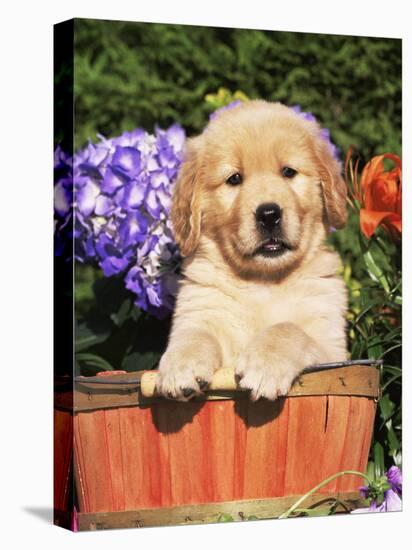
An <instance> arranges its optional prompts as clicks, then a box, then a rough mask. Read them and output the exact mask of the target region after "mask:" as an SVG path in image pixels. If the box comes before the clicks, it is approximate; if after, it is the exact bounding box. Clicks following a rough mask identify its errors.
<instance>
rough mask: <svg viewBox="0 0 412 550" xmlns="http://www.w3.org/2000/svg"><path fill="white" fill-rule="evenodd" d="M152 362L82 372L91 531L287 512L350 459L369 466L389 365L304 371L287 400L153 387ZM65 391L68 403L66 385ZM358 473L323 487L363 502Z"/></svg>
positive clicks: (85, 523)
mask: <svg viewBox="0 0 412 550" xmlns="http://www.w3.org/2000/svg"><path fill="white" fill-rule="evenodd" d="M140 378H141V373H128V374H127V373H125V374H113V375H111V376H110V377H104V380H103V379H102V378H101V377H100V378H99V377H93V378H82V379H78V382H77V384H76V389H75V393H74V417H73V434H74V474H75V482H76V488H77V495H78V503H79V508H80V513H79V516H78V517H79V528H80V529H81V530H89V529H105V528H113V527H135V526H146V525H170V524H182V523H201V522H211V521H217V520H218V518H219V516H220V514H222V513H229V514H231V515H232V516H233V518H234V519H235V520H241V519H244V518H245V517H248V516H250V515H253V516H256V517H258V518H263V517H265V518H267V517H276V516H278V515H280V514H281V513H282V512H284V511H285V510H286V509H287V508H288V507H289V506H290V505H291V504H292V503H293V502H295V500H296V499H297V498H299V496H300V495H302V494H304V493H306V492H307V491H308V490H310V489H311V488H312V487H314V486H315V485H317V484H318V483H320V482H321V481H322V480H323V479H325V478H327V477H328V476H330V475H332V474H335V473H337V472H339V471H341V470H346V469H351V470H359V471H361V472H364V471H365V470H366V466H367V460H368V453H369V448H370V443H371V437H372V431H373V424H374V417H375V410H376V402H377V399H378V397H379V371H378V370H377V369H376V367H375V366H371V365H359V364H357V365H352V366H345V367H343V368H339V369H337V368H331V369H326V370H321V371H319V372H310V373H306V374H303V375H302V376H300V378H299V379H298V380H297V381H296V382H295V384H294V385H293V387H292V389H291V391H290V392H289V394H288V395H287V396H286V397H284V398H280V399H278V400H277V401H276V402H269V401H266V400H261V401H258V402H256V403H253V402H251V401H250V400H249V398H248V394H247V393H245V392H240V391H228V390H226V391H222V390H219V389H213V390H211V391H209V392H207V394H206V396H205V398H203V399H201V400H196V401H191V402H188V403H181V402H174V401H168V400H165V399H163V398H156V397H152V398H145V397H144V396H143V395H142V391H141V388H140ZM57 401H58V405H59V408H61V409H64V401H65V397H64V395H62V396H61V398H60V401H59V400H57ZM360 485H362V482H361V480H360V478H359V477H358V476H354V475H348V476H344V477H341V478H339V479H337V480H335V481H333V482H331V483H329V484H328V485H327V486H325V487H323V488H322V490H321V491H320V494H317V495H314V496H313V497H312V498H311V499H309V500H308V501H306V502H305V507H308V506H310V505H314V504H317V505H318V504H319V503H321V501H324V503H326V502H327V501H328V500H330V499H331V498H334V497H336V495H338V494H339V498H340V499H341V500H342V501H344V502H346V504H348V505H349V506H358V505H359V502H358V499H359V486H360Z"/></svg>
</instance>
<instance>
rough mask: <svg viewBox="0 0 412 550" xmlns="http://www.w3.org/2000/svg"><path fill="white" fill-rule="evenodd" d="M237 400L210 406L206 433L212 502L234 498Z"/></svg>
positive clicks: (219, 402)
mask: <svg viewBox="0 0 412 550" xmlns="http://www.w3.org/2000/svg"><path fill="white" fill-rule="evenodd" d="M234 407H235V403H234V402H233V401H231V400H227V401H218V402H216V403H214V404H213V408H210V406H209V408H210V414H209V417H210V420H209V430H208V431H207V433H206V434H205V437H206V441H207V446H208V452H209V455H210V472H209V475H210V484H211V488H212V491H213V493H212V495H211V498H212V502H222V501H225V500H233V499H234V498H235V496H234V492H233V488H234V485H235V483H236V479H235V468H234V463H235V452H236V446H237V440H236V415H235V412H234Z"/></svg>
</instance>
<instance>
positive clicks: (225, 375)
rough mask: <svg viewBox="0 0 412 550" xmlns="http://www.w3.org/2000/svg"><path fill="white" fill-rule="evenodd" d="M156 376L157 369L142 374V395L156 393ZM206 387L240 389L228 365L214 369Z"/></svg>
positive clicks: (232, 370)
mask: <svg viewBox="0 0 412 550" xmlns="http://www.w3.org/2000/svg"><path fill="white" fill-rule="evenodd" d="M157 376H158V371H155V370H151V371H146V372H144V373H143V374H142V377H141V379H140V391H141V392H142V395H143V396H144V397H153V396H154V395H156V380H157ZM207 389H208V390H224V391H236V390H241V388H240V387H239V385H238V384H237V382H236V378H235V371H234V369H232V368H229V367H228V368H223V369H219V370H217V371H215V373H214V374H213V377H212V380H211V381H210V384H209V385H208V387H207Z"/></svg>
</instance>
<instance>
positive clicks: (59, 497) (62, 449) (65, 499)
mask: <svg viewBox="0 0 412 550" xmlns="http://www.w3.org/2000/svg"><path fill="white" fill-rule="evenodd" d="M53 429H54V447H53V453H54V470H53V473H54V508H56V509H58V510H61V511H66V510H68V507H69V491H70V487H69V480H70V468H71V464H72V458H73V416H72V415H71V414H70V413H69V412H64V411H58V410H55V411H54V426H53Z"/></svg>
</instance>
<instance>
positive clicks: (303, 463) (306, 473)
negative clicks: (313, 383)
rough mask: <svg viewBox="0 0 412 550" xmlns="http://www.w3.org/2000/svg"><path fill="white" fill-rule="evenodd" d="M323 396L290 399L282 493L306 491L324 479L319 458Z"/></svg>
mask: <svg viewBox="0 0 412 550" xmlns="http://www.w3.org/2000/svg"><path fill="white" fill-rule="evenodd" d="M326 399H327V398H326V397H325V396H324V397H302V398H300V399H291V400H290V403H289V424H288V441H287V462H286V475H285V494H286V495H290V494H298V493H305V492H306V491H308V490H310V489H311V488H312V487H314V486H315V485H317V484H318V483H319V482H321V481H322V479H323V477H324V476H323V472H322V470H321V465H320V463H319V459H320V457H321V456H322V453H323V448H324V442H325V432H324V422H325V416H326Z"/></svg>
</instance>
